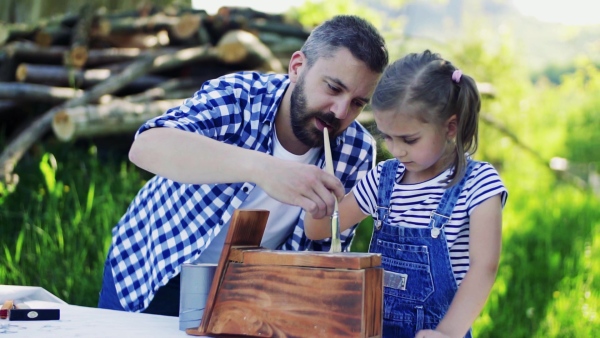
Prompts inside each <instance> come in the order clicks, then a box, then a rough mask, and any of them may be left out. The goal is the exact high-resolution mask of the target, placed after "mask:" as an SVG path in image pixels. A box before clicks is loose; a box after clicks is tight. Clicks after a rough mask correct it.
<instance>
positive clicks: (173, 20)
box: [97, 13, 202, 39]
mask: <svg viewBox="0 0 600 338" xmlns="http://www.w3.org/2000/svg"><path fill="white" fill-rule="evenodd" d="M201 21H202V14H200V13H184V14H182V15H181V16H167V15H165V14H164V13H157V14H154V15H151V16H147V17H123V18H102V19H100V21H99V23H98V27H99V28H98V30H97V34H98V35H99V36H104V37H106V36H109V35H113V34H119V35H133V33H158V32H160V31H163V30H164V31H169V32H171V34H172V35H173V36H174V37H176V38H177V39H187V38H190V37H191V36H193V35H194V34H195V33H196V32H197V31H198V28H199V27H200V23H201Z"/></svg>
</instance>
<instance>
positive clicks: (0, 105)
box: [0, 100, 19, 114]
mask: <svg viewBox="0 0 600 338" xmlns="http://www.w3.org/2000/svg"><path fill="white" fill-rule="evenodd" d="M18 106H19V104H18V103H17V102H15V101H11V100H0V114H1V113H4V112H6V111H9V110H13V109H15V108H17V107H18Z"/></svg>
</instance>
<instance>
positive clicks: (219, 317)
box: [207, 263, 372, 337]
mask: <svg viewBox="0 0 600 338" xmlns="http://www.w3.org/2000/svg"><path fill="white" fill-rule="evenodd" d="M364 278H365V271H364V270H341V269H317V268H302V267H292V266H290V267H288V266H266V265H264V266H253V265H247V264H240V263H230V264H229V267H228V269H227V272H226V274H225V276H224V279H223V285H224V286H226V287H222V288H221V289H220V292H219V294H218V295H217V297H218V299H217V301H216V303H215V307H214V309H213V313H212V317H211V320H210V322H209V323H208V331H207V332H208V333H209V334H218V335H220V334H230V335H236V336H243V335H247V336H263V337H274V336H275V337H366V336H367V332H366V328H367V327H370V326H372V324H367V323H365V322H364V320H365V319H366V318H368V317H366V316H364V314H363V311H366V310H369V308H370V307H368V306H365V305H364V293H365V290H364V289H363V286H364V285H365V284H364Z"/></svg>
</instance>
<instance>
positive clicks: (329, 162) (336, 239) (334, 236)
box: [323, 127, 342, 252]
mask: <svg viewBox="0 0 600 338" xmlns="http://www.w3.org/2000/svg"><path fill="white" fill-rule="evenodd" d="M323 148H325V171H327V172H328V173H330V174H331V175H335V174H334V170H333V159H332V157H331V146H330V145H329V130H328V129H327V128H326V127H325V128H323ZM334 197H335V196H334ZM329 252H342V242H341V240H340V220H339V212H338V202H337V197H335V207H334V209H333V215H331V249H329Z"/></svg>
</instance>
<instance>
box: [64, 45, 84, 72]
mask: <svg viewBox="0 0 600 338" xmlns="http://www.w3.org/2000/svg"><path fill="white" fill-rule="evenodd" d="M87 59H88V49H87V47H85V46H76V47H73V48H72V49H71V50H70V51H67V52H65V57H64V62H65V65H66V66H71V67H76V68H82V67H83V66H84V65H85V63H86V62H87Z"/></svg>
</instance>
